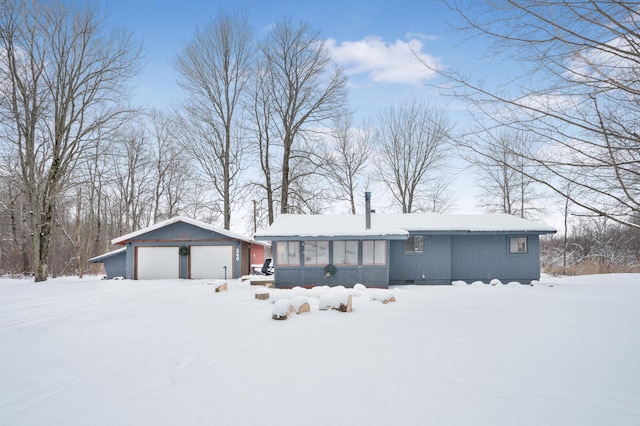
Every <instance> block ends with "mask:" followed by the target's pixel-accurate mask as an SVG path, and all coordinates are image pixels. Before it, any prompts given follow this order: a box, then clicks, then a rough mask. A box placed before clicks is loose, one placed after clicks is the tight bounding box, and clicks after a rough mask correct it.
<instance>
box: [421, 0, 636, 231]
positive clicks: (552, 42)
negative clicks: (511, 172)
mask: <svg viewBox="0 0 640 426" xmlns="http://www.w3.org/2000/svg"><path fill="white" fill-rule="evenodd" d="M446 3H447V4H448V5H449V7H450V8H451V9H452V10H453V11H454V12H455V13H456V14H457V15H458V16H459V17H460V18H461V22H462V24H461V25H460V28H459V29H462V30H465V31H468V35H469V36H470V37H473V38H474V39H475V40H476V41H477V40H479V39H482V37H485V39H487V40H488V42H489V45H488V46H489V47H488V50H487V57H488V58H489V59H490V61H491V62H492V63H498V62H501V61H503V60H507V61H511V60H513V59H515V60H517V61H518V65H519V67H518V68H516V69H518V70H521V71H518V72H517V73H516V72H514V73H513V74H512V75H510V76H509V78H508V79H504V80H503V81H501V82H500V84H497V85H492V84H490V83H487V82H483V81H482V78H479V76H478V73H477V71H475V72H474V76H473V77H470V76H466V75H464V74H463V73H462V72H461V71H459V70H455V69H451V68H449V69H440V70H439V72H440V73H441V75H443V76H444V77H446V79H447V84H446V89H445V90H446V93H450V94H452V95H455V96H458V97H460V98H462V99H464V100H466V101H469V102H471V103H472V104H473V107H471V108H469V109H470V110H475V111H477V112H478V114H481V115H482V117H483V118H484V119H485V120H486V121H485V122H487V123H488V124H486V125H484V126H483V127H482V128H481V129H480V131H483V130H487V129H490V128H492V127H494V126H496V125H499V126H507V127H511V128H514V129H518V130H520V131H523V132H528V133H530V134H531V135H533V138H532V141H533V142H532V143H531V144H530V145H529V146H528V147H527V149H526V151H524V152H519V153H517V154H518V155H520V156H521V157H523V158H524V159H526V160H527V161H532V162H535V163H536V164H537V165H538V166H539V167H538V168H537V169H538V172H539V171H540V170H541V169H543V170H544V173H543V174H540V173H538V172H536V173H530V174H527V177H528V178H529V179H532V180H534V181H536V182H538V183H540V184H542V185H545V186H546V187H548V188H549V189H551V190H552V191H555V192H557V193H559V194H562V195H563V196H565V197H567V198H569V200H570V201H571V202H572V203H573V204H575V205H576V206H579V207H582V208H584V209H587V210H589V211H591V212H592V213H594V214H596V215H600V216H605V217H608V218H610V219H612V220H614V221H616V222H619V223H623V224H625V225H628V226H632V227H638V224H636V223H634V222H633V221H631V220H630V217H633V216H634V215H637V214H638V212H639V211H640V137H639V136H638V134H639V132H638V122H639V118H640V108H639V105H640V103H639V102H638V100H639V97H640V86H639V83H638V82H639V81H640V79H639V78H638V76H639V75H640V54H639V52H640V9H638V5H637V2H624V1H615V2H597V1H587V2H583V1H555V2H539V1H535V0H527V1H506V2H492V1H486V2H460V1H457V0H450V1H449V0H446ZM423 63H424V64H425V65H426V66H428V63H427V62H426V61H423ZM475 68H476V69H477V68H478V67H475ZM479 121H481V120H479ZM566 183H570V184H571V185H570V186H571V187H574V188H579V189H580V190H579V191H575V192H573V193H565V192H564V191H563V189H564V188H567V185H565V184H566Z"/></svg>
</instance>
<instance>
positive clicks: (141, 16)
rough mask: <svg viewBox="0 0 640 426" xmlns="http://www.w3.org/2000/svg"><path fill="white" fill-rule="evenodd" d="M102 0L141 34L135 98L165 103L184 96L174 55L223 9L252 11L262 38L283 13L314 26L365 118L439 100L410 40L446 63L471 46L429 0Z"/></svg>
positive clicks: (443, 8) (441, 7) (353, 103)
mask: <svg viewBox="0 0 640 426" xmlns="http://www.w3.org/2000/svg"><path fill="white" fill-rule="evenodd" d="M104 5H105V6H106V7H107V10H108V11H109V13H110V16H111V20H112V21H113V23H114V24H116V23H117V24H124V25H126V26H128V27H129V28H130V29H131V30H132V31H133V32H134V36H135V37H136V38H138V39H141V40H143V43H144V47H145V64H146V65H145V67H144V70H143V72H142V74H141V75H140V76H139V78H138V79H137V80H136V86H137V88H136V91H135V92H134V94H135V99H136V101H138V102H140V103H142V104H145V105H147V106H153V107H157V108H160V109H162V108H164V107H165V106H166V105H168V104H169V103H170V102H171V99H173V98H176V97H177V96H180V92H179V91H178V89H177V87H176V85H175V74H174V72H173V70H172V69H171V67H170V66H169V61H170V59H171V58H172V57H174V56H175V54H176V53H177V52H179V51H180V50H181V47H182V46H183V44H184V42H185V41H186V40H189V39H190V38H191V37H192V36H193V33H194V31H195V28H196V27H197V26H198V25H202V24H204V23H206V22H207V21H208V20H209V19H211V18H212V17H214V16H215V15H216V13H217V12H218V11H219V10H220V9H221V8H223V9H227V10H238V9H239V10H246V11H247V13H248V15H249V19H250V21H251V24H252V25H253V26H254V28H255V31H256V34H257V35H258V37H260V36H261V34H263V33H264V32H265V31H266V30H267V29H268V28H269V26H270V25H271V24H272V23H273V22H275V21H278V20H281V19H283V18H285V17H288V18H291V20H292V21H293V22H297V21H300V20H303V21H306V22H308V23H310V24H312V25H313V26H315V27H316V28H317V29H318V30H319V31H320V33H321V35H322V37H323V38H324V39H325V40H327V46H328V47H329V48H330V50H331V53H332V56H333V57H334V59H335V60H336V62H338V63H339V64H340V65H342V66H343V67H344V68H345V71H346V72H347V75H348V76H349V78H350V90H349V94H350V99H351V106H352V107H353V108H354V109H356V110H358V114H357V117H358V118H359V119H365V118H368V117H371V116H372V115H375V113H376V112H377V110H378V108H379V107H381V106H384V105H387V104H389V103H392V102H394V101H396V100H399V99H401V98H406V97H409V96H415V97H417V98H419V99H424V100H426V101H431V102H437V101H438V96H437V94H436V93H434V92H433V90H432V89H429V88H427V87H425V85H424V84H423V83H422V81H421V78H423V77H428V73H427V72H426V70H425V69H424V67H422V66H420V65H418V64H416V63H415V61H414V58H413V57H412V56H411V54H410V52H409V50H408V46H409V45H413V46H414V47H417V48H418V49H419V50H420V51H421V52H422V53H423V54H424V55H427V57H428V58H429V59H430V60H434V61H438V62H440V63H443V64H445V65H449V64H453V62H454V61H457V60H458V59H459V58H461V57H466V56H467V55H468V49H469V48H468V47H466V46H459V45H458V42H459V40H456V39H455V33H454V32H451V31H450V29H449V27H448V26H447V24H446V19H447V16H451V12H450V11H449V10H448V9H447V8H446V6H444V5H443V4H441V3H440V2H438V1H430V0H427V1H416V0H414V1H405V0H396V1H388V0H387V1H380V0H367V1H361V0H357V1H334V0H328V1H316V2H305V1H276V2H269V1H259V0H239V1H223V2H215V1H203V0H198V1H182V2H179V1H173V0H164V1H152V0H129V1H123V0H115V1H108V2H105V3H104ZM456 51H457V53H456ZM457 58H458V59H457Z"/></svg>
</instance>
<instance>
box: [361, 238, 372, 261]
mask: <svg viewBox="0 0 640 426" xmlns="http://www.w3.org/2000/svg"><path fill="white" fill-rule="evenodd" d="M362 264H363V265H373V241H363V242H362Z"/></svg>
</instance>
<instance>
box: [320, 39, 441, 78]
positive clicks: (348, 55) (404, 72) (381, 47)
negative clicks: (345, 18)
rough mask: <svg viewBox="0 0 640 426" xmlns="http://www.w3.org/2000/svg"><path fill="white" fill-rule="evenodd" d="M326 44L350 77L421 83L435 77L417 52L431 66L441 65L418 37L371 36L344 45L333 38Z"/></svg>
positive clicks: (332, 55) (345, 42)
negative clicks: (392, 40) (393, 40)
mask: <svg viewBox="0 0 640 426" xmlns="http://www.w3.org/2000/svg"><path fill="white" fill-rule="evenodd" d="M325 46H326V47H327V49H328V50H329V52H330V53H331V57H332V59H333V60H334V61H335V62H336V63H337V64H339V65H341V66H342V67H343V68H344V70H345V72H346V74H347V75H348V76H355V75H366V76H368V78H370V79H371V80H372V81H374V82H376V83H395V84H411V85H420V84H422V81H423V80H424V79H428V78H431V77H433V76H435V72H434V71H432V70H430V69H428V68H427V67H425V65H424V64H422V63H420V61H418V60H417V59H416V56H415V54H414V52H415V53H416V54H418V55H420V57H421V58H422V60H423V61H424V62H425V63H427V64H429V65H430V66H432V67H434V68H435V67H437V66H438V60H437V59H436V58H434V57H433V56H431V55H428V54H426V53H424V52H423V51H422V49H423V44H422V41H421V40H419V39H417V38H412V39H410V40H409V41H402V40H396V41H395V43H389V42H386V41H384V40H383V39H382V38H380V37H377V36H368V37H365V38H363V39H362V40H357V41H344V42H342V43H340V44H338V43H337V42H336V40H335V39H333V38H330V39H328V40H327V41H326V44H325Z"/></svg>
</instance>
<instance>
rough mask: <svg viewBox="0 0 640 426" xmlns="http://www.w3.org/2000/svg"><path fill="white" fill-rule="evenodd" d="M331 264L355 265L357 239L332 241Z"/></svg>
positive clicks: (356, 262) (356, 261)
mask: <svg viewBox="0 0 640 426" xmlns="http://www.w3.org/2000/svg"><path fill="white" fill-rule="evenodd" d="M333 264H334V265H343V266H347V265H357V264H358V242H357V241H334V242H333Z"/></svg>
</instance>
